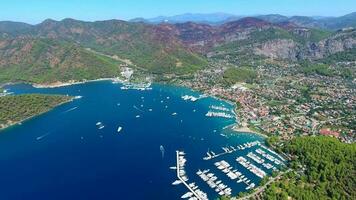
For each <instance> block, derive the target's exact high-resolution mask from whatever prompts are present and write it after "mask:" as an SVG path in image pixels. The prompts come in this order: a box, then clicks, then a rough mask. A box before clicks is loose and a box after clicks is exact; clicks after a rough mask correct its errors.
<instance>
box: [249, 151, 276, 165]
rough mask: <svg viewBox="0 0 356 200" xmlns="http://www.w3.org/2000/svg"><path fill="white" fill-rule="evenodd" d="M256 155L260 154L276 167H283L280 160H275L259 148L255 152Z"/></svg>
mask: <svg viewBox="0 0 356 200" xmlns="http://www.w3.org/2000/svg"><path fill="white" fill-rule="evenodd" d="M255 151H256V153H258V154H260V155H261V156H262V157H264V158H266V159H267V160H269V161H271V162H273V163H274V164H276V165H281V164H282V162H281V161H280V160H278V159H277V158H275V157H274V156H272V155H270V154H268V153H266V152H265V151H264V150H262V149H260V148H258V149H256V150H255Z"/></svg>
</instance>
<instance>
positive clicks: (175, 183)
mask: <svg viewBox="0 0 356 200" xmlns="http://www.w3.org/2000/svg"><path fill="white" fill-rule="evenodd" d="M181 183H182V181H180V180H176V181H174V182H173V183H172V185H179V184H181Z"/></svg>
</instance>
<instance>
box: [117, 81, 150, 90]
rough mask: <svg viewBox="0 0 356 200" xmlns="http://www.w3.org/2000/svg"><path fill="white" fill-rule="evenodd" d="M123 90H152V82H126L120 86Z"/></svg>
mask: <svg viewBox="0 0 356 200" xmlns="http://www.w3.org/2000/svg"><path fill="white" fill-rule="evenodd" d="M120 89H122V90H141V91H144V90H152V87H151V83H137V84H136V83H129V82H124V83H123V86H121V87H120Z"/></svg>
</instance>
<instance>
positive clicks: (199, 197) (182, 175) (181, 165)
mask: <svg viewBox="0 0 356 200" xmlns="http://www.w3.org/2000/svg"><path fill="white" fill-rule="evenodd" d="M184 155H185V153H184V152H183V151H177V167H176V168H175V169H176V170H177V178H178V179H179V180H176V181H174V182H173V183H172V185H178V184H181V183H183V184H184V185H185V186H186V187H187V188H188V189H189V191H188V192H187V193H185V194H183V195H182V196H181V198H182V199H189V200H208V195H207V194H206V193H205V192H203V191H202V190H200V189H199V187H198V186H197V185H196V184H195V183H194V182H192V183H188V181H189V179H188V176H187V174H186V171H185V164H186V162H187V159H186V158H185V157H184ZM172 169H173V168H172Z"/></svg>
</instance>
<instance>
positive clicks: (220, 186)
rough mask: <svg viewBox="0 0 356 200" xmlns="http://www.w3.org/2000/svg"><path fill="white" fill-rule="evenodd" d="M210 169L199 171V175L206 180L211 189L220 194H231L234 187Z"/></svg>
mask: <svg viewBox="0 0 356 200" xmlns="http://www.w3.org/2000/svg"><path fill="white" fill-rule="evenodd" d="M209 172H210V169H207V170H204V171H201V170H199V171H197V173H196V174H197V175H198V176H199V177H200V178H201V179H203V181H204V182H206V183H207V184H208V185H209V187H210V188H211V189H214V190H215V192H217V193H218V194H219V195H220V196H224V195H226V196H230V195H231V191H232V189H231V188H230V187H228V186H227V185H226V184H224V183H222V181H221V180H218V177H216V176H215V174H214V173H209Z"/></svg>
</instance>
